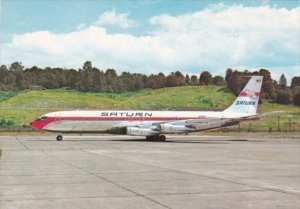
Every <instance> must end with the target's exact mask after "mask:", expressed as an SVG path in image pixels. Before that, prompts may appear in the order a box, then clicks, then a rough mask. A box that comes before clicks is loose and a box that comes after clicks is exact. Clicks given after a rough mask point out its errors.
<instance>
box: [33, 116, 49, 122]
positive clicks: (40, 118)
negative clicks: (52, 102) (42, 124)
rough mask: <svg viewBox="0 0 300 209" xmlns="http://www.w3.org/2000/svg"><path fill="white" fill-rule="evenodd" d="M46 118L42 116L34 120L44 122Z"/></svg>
mask: <svg viewBox="0 0 300 209" xmlns="http://www.w3.org/2000/svg"><path fill="white" fill-rule="evenodd" d="M46 118H47V116H45V115H43V116H41V117H38V118H37V119H36V120H37V121H40V120H45V119H46Z"/></svg>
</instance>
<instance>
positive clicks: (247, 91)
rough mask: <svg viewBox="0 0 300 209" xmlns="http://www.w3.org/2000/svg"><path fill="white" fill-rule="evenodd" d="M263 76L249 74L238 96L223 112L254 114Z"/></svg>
mask: <svg viewBox="0 0 300 209" xmlns="http://www.w3.org/2000/svg"><path fill="white" fill-rule="evenodd" d="M262 82H263V76H251V78H250V80H249V81H248V83H247V84H246V86H245V87H244V88H243V90H242V91H241V92H240V94H239V96H238V97H237V98H236V100H235V101H234V102H233V103H232V105H231V106H230V107H228V108H227V109H226V110H224V111H223V112H226V113H228V112H229V113H231V112H232V113H239V114H247V115H254V114H256V112H257V107H258V101H259V97H260V91H261V86H262Z"/></svg>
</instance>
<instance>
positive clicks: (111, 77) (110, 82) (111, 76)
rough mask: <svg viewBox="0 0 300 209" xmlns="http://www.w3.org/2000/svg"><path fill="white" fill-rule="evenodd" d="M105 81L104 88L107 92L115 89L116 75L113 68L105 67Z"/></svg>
mask: <svg viewBox="0 0 300 209" xmlns="http://www.w3.org/2000/svg"><path fill="white" fill-rule="evenodd" d="M104 76H105V81H106V89H107V91H109V92H114V91H115V90H116V89H117V85H116V83H117V78H118V75H117V73H116V71H115V70H114V69H107V70H106V72H105V73H104Z"/></svg>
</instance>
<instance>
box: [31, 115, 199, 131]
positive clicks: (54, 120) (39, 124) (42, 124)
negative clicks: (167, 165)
mask: <svg viewBox="0 0 300 209" xmlns="http://www.w3.org/2000/svg"><path fill="white" fill-rule="evenodd" d="M187 119H199V118H198V117H81V116H78V117H76V116H73V117H47V118H46V119H44V120H35V121H33V122H32V123H30V125H31V126H32V127H34V128H37V129H43V128H44V127H45V126H47V125H48V124H50V123H59V122H61V121H116V122H119V121H139V122H141V121H177V120H187ZM201 119H203V117H202V118H201Z"/></svg>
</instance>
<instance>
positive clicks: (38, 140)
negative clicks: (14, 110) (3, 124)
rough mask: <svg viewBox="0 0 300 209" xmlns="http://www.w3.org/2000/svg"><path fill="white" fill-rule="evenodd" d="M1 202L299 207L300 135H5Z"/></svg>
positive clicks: (138, 208) (109, 208) (39, 206)
mask: <svg viewBox="0 0 300 209" xmlns="http://www.w3.org/2000/svg"><path fill="white" fill-rule="evenodd" d="M0 208H1V209H9V208H11V209H17V208H22V209H26V208H28V209H35V208H36V209H48V208H51V209H52V208H55V209H58V208H64V209H67V208H72V209H74V208H80V209H94V208H97V209H98V208H104V209H143V208H151V209H165V208H169V209H170V208H172V209H189V208H197V209H198V208H211V209H220V208H226V209H227V208H228V209H248V208H253V209H254V208H255V209H265V208H270V209H275V208H280V209H283V208H284V209H286V208H288V209H289V208H291V209H299V208H300V136H297V137H294V138H290V139H288V138H285V137H282V138H280V137H276V138H274V137H269V136H264V137H257V136H251V135H250V136H168V141H167V142H149V141H145V140H144V139H143V138H142V137H131V136H109V135H99V136H65V137H64V140H63V141H61V142H58V141H56V140H55V136H54V135H53V136H43V135H42V136H41V135H38V136H0Z"/></svg>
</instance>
